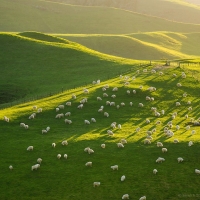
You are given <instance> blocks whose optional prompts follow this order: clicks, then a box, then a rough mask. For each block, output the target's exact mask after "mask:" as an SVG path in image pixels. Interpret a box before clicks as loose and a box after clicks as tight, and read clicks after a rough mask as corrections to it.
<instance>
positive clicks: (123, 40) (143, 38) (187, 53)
mask: <svg viewBox="0 0 200 200" xmlns="http://www.w3.org/2000/svg"><path fill="white" fill-rule="evenodd" d="M57 36H59V37H63V38H66V39H69V40H72V41H75V42H78V43H80V44H82V45H84V46H87V47H88V48H91V49H94V50H96V51H99V52H103V53H106V54H110V55H115V56H120V57H125V58H132V59H148V60H159V59H176V58H189V57H199V56H200V53H199V48H200V46H199V43H198V41H199V39H200V33H188V34H183V33H174V32H148V33H134V34H129V35H74V34H71V35H67V34H66V35H65V34H60V35H59V34H57Z"/></svg>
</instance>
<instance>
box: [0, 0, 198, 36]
mask: <svg viewBox="0 0 200 200" xmlns="http://www.w3.org/2000/svg"><path fill="white" fill-rule="evenodd" d="M151 1H153V0H151ZM145 2H147V1H145ZM148 2H150V1H148ZM141 3H142V1H141ZM159 5H160V4H158V5H157V4H155V6H156V7H155V8H154V9H155V10H158V11H159V12H160V9H159V7H158V6H159ZM170 5H171V4H170ZM177 6H178V5H177ZM142 7H144V8H149V10H151V5H149V4H147V3H146V4H144V5H143V6H142ZM154 9H152V10H154ZM187 9H189V8H188V7H187ZM191 9H192V12H193V11H194V9H193V8H191ZM187 11H188V10H187ZM197 11H198V12H199V10H197ZM185 13H189V14H190V12H185ZM193 13H194V15H195V18H196V19H200V15H199V17H198V14H195V12H193ZM170 15H171V14H170ZM181 16H184V15H183V14H182V15H181ZM191 17H192V15H191ZM0 31H6V32H8V31H10V32H24V31H38V32H43V33H70V34H129V33H138V32H155V31H170V32H183V33H184V32H187V33H188V32H200V25H193V24H184V23H176V22H172V21H169V20H164V19H161V18H157V17H150V16H147V15H144V14H138V13H133V12H129V11H125V10H121V9H116V8H108V7H84V6H72V5H68V4H64V3H58V2H53V1H42V0H41V1H39V0H29V1H27V0H19V1H11V0H1V3H0Z"/></svg>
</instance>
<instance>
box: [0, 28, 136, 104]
mask: <svg viewBox="0 0 200 200" xmlns="http://www.w3.org/2000/svg"><path fill="white" fill-rule="evenodd" d="M0 43H1V47H0V48H1V49H0V51H1V55H0V63H1V65H0V69H1V79H0V95H1V103H3V102H7V101H11V100H14V99H19V98H24V97H27V96H33V95H34V96H37V95H39V96H40V95H41V94H42V95H47V94H52V93H54V92H61V91H62V90H66V89H70V88H74V87H78V86H80V85H83V84H88V83H91V82H92V81H93V80H95V79H96V80H97V79H104V80H105V79H107V78H108V77H112V76H116V75H117V74H119V73H120V72H121V71H124V70H125V71H126V70H128V69H130V68H131V67H132V64H134V63H136V62H135V61H133V60H126V59H124V58H116V57H112V56H109V55H105V54H101V53H98V52H95V51H93V50H90V49H88V48H86V47H84V46H81V45H79V44H77V43H73V42H70V41H68V40H64V39H61V38H57V37H53V36H50V35H45V34H41V33H35V32H25V33H21V34H17V35H16V34H7V33H5V34H4V33H1V34H0ZM122 64H125V65H122Z"/></svg>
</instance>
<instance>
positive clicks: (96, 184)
mask: <svg viewBox="0 0 200 200" xmlns="http://www.w3.org/2000/svg"><path fill="white" fill-rule="evenodd" d="M100 184H101V183H100V182H94V183H93V187H96V186H97V187H99V186H100Z"/></svg>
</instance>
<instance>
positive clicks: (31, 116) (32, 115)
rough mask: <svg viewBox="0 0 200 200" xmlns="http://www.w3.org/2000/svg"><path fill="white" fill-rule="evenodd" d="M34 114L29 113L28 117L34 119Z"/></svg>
mask: <svg viewBox="0 0 200 200" xmlns="http://www.w3.org/2000/svg"><path fill="white" fill-rule="evenodd" d="M35 116H36V115H35V114H34V113H33V114H31V115H30V116H29V117H28V118H29V119H34V118H35Z"/></svg>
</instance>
